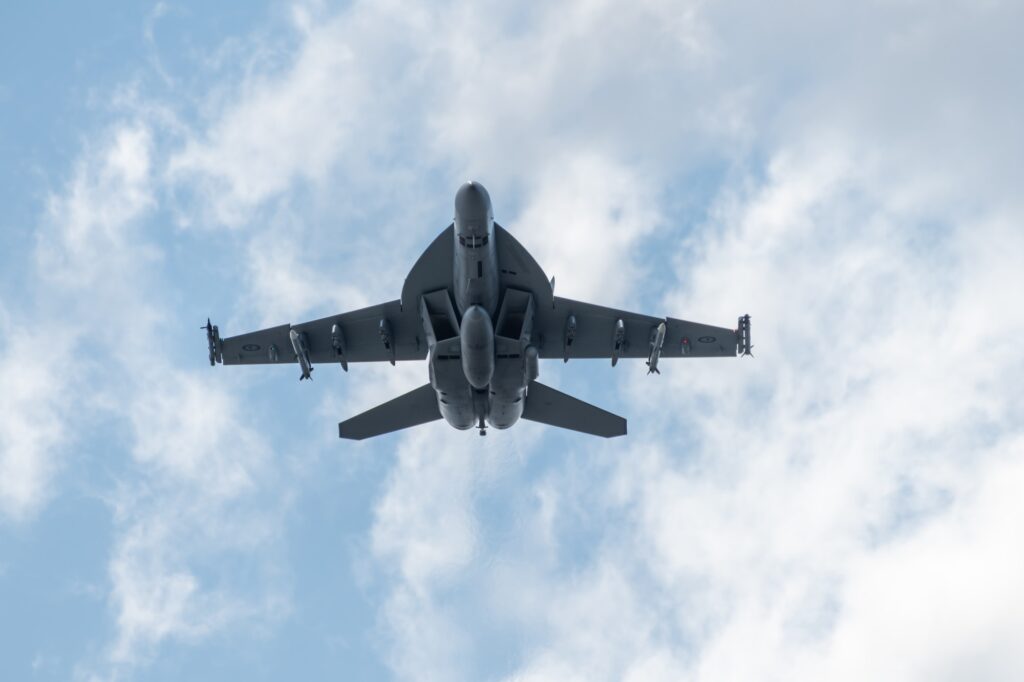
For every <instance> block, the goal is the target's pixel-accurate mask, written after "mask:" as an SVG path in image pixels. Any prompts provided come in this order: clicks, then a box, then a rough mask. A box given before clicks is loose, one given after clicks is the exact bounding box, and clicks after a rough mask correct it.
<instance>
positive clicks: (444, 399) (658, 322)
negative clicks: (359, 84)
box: [206, 183, 752, 440]
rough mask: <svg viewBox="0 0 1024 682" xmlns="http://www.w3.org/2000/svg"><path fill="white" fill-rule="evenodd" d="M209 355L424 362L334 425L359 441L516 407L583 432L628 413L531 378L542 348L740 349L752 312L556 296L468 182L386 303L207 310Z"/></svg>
mask: <svg viewBox="0 0 1024 682" xmlns="http://www.w3.org/2000/svg"><path fill="white" fill-rule="evenodd" d="M206 330H207V339H208V345H209V355H210V364H215V363H216V362H221V363H223V364H225V365H229V364H280V363H298V365H299V366H300V369H301V375H300V379H307V378H310V379H311V378H312V370H313V365H314V363H317V364H319V363H322V362H331V363H334V362H337V363H339V364H340V365H341V367H342V369H344V370H345V371H348V366H349V363H352V362H354V363H359V362H374V361H388V362H391V364H394V363H395V362H397V361H407V360H423V359H426V360H427V369H428V376H429V383H427V384H425V385H423V386H421V387H419V388H417V389H414V390H412V391H410V392H408V393H406V394H404V395H402V396H399V397H398V398H395V399H394V400H391V401H389V402H386V403H384V404H382V405H379V406H377V407H375V408H373V409H371V410H368V411H366V412H364V413H362V414H360V415H357V416H355V417H353V418H351V419H348V420H346V421H343V422H341V423H340V424H339V425H338V431H339V435H340V436H341V437H342V438H350V439H356V440H362V439H364V438H369V437H372V436H376V435H381V434H384V433H389V432H392V431H397V430H399V429H404V428H408V427H411V426H416V425H418V424H423V423H427V422H430V421H435V420H437V419H442V418H443V419H444V420H445V421H447V422H448V423H449V424H450V425H452V426H453V427H455V428H457V429H470V428H473V427H474V426H475V427H478V428H479V429H480V433H481V434H484V433H485V432H486V431H485V428H486V426H488V425H489V426H491V427H494V428H497V429H506V428H508V427H510V426H512V425H513V424H515V423H516V422H517V421H518V420H519V419H520V418H522V419H527V420H530V421H537V422H541V423H544V424H549V425H552V426H558V427H562V428H567V429H572V430H575V431H581V432H584V433H590V434H593V435H599V436H604V437H612V436H619V435H624V434H625V433H626V420H625V419H623V418H622V417H619V416H617V415H614V414H612V413H610V412H607V411H605V410H602V409H600V408H598V407H595V406H593V405H590V404H588V403H585V402H583V401H581V400H578V399H576V398H573V397H572V396H569V395H566V394H564V393H561V392H559V391H556V390H554V389H552V388H550V387H547V386H544V385H543V384H541V383H539V382H538V381H537V379H538V376H539V375H540V360H542V359H548V358H561V359H562V360H563V361H564V362H568V361H569V359H571V358H579V359H587V358H604V359H610V360H611V364H612V365H613V366H614V365H615V364H617V362H618V360H619V359H620V358H640V357H643V358H646V359H647V366H648V373H652V372H654V373H660V371H659V369H658V364H659V361H660V359H661V358H663V357H672V358H675V357H679V358H682V357H735V356H736V355H737V354H740V355H749V354H750V350H751V348H752V346H751V343H750V317H749V316H748V315H744V316H742V317H740V318H739V322H738V325H737V328H736V329H727V328H722V327H713V326H710V325H703V324H699V323H695V322H687V321H685V320H677V319H674V318H655V317H649V316H646V315H639V314H636V313H630V312H626V311H620V310H615V309H612V308H606V307H603V306H597V305H593V304H589V303H583V302H580V301H572V300H570V299H564V298H559V297H556V296H554V291H553V282H552V281H550V280H548V279H547V277H546V276H545V274H544V272H543V270H541V268H540V266H539V265H537V263H536V262H535V261H534V259H533V258H532V256H530V254H529V253H528V252H527V251H526V250H525V249H524V248H523V247H522V246H521V245H520V244H519V242H517V241H516V240H515V239H514V238H513V237H512V236H511V235H510V234H509V233H508V232H507V231H506V230H504V229H503V228H502V227H501V226H500V225H498V224H497V223H495V222H494V220H493V216H492V214H491V204H490V198H489V196H488V195H487V192H486V190H484V189H483V187H482V186H481V185H479V184H478V183H466V184H465V185H463V186H462V187H461V188H460V189H459V192H458V194H457V195H456V201H455V220H454V222H453V223H452V224H451V225H449V226H448V228H446V229H445V230H444V231H443V232H442V233H441V234H440V235H438V237H437V238H436V239H435V240H434V242H433V243H432V244H431V245H430V246H429V247H428V248H427V250H426V251H424V253H423V255H421V256H420V258H419V259H418V260H417V262H416V264H415V265H414V266H413V268H412V270H411V271H410V272H409V275H408V276H407V277H406V280H405V283H404V285H403V288H402V297H401V299H399V300H397V301H391V302H389V303H384V304H380V305H377V306H371V307H370V308H365V309H363V310H358V311H353V312H350V313H342V314H340V315H335V316H331V317H328V318H323V319H320V320H314V321H312V322H307V323H303V324H298V325H288V324H286V325H281V326H278V327H272V328H270V329H264V330H260V331H257V332H251V333H249V334H243V335H240V336H235V337H230V338H227V339H221V338H220V334H219V331H218V329H217V327H215V326H213V325H211V324H210V323H209V321H207V326H206Z"/></svg>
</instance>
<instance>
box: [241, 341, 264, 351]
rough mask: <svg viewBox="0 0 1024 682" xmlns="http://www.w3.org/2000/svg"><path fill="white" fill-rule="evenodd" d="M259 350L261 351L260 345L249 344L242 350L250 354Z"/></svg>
mask: <svg viewBox="0 0 1024 682" xmlns="http://www.w3.org/2000/svg"><path fill="white" fill-rule="evenodd" d="M259 349H260V345H259V344H258V343H247V344H245V345H244V346H242V350H247V351H249V352H250V353H251V352H252V351H254V350H259Z"/></svg>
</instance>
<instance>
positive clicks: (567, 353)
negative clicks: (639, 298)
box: [538, 296, 749, 360]
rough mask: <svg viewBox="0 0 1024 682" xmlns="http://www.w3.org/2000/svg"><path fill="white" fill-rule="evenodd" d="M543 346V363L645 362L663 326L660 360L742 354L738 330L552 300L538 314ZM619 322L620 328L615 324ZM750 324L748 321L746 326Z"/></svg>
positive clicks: (557, 298) (568, 300) (581, 303)
mask: <svg viewBox="0 0 1024 682" xmlns="http://www.w3.org/2000/svg"><path fill="white" fill-rule="evenodd" d="M538 317H539V322H540V329H541V330H542V334H543V336H544V343H543V346H542V347H541V349H540V357H542V358H562V359H564V360H568V359H569V358H580V359H594V358H648V357H650V354H651V350H652V345H653V343H654V341H655V337H656V332H657V329H658V326H659V325H660V324H662V323H664V324H665V334H664V340H663V343H662V346H661V352H660V356H661V357H667V358H682V357H694V358H709V357H735V356H736V354H737V352H740V353H743V352H744V351H745V348H744V344H743V339H744V338H747V339H749V326H748V327H747V335H746V337H743V335H742V334H741V331H742V328H743V318H741V321H740V328H738V329H728V328H726V327H715V326H713V325H708V324H701V323H699V322H690V321H688V320H677V319H675V318H672V317H666V318H660V317H652V316H650V315H641V314H638V313H632V312H629V311H626V310H617V309H615V308H607V307H605V306H599V305H594V304H593V303H584V302H582V301H574V300H571V299H568V298H561V297H559V296H555V297H554V304H553V306H552V307H551V308H549V309H540V310H538ZM620 321H621V322H622V324H621V326H620V325H619V322H620ZM748 325H749V322H748Z"/></svg>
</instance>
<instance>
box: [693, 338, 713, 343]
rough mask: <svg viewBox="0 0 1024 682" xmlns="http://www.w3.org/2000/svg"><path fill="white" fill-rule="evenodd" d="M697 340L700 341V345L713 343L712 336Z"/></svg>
mask: <svg viewBox="0 0 1024 682" xmlns="http://www.w3.org/2000/svg"><path fill="white" fill-rule="evenodd" d="M697 340H698V341H700V342H701V343H714V342H715V337H713V336H702V337H700V338H699V339H697Z"/></svg>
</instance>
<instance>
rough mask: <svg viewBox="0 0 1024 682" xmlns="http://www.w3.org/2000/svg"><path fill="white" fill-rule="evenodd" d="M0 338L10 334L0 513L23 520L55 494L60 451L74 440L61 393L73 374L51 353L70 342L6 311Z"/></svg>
mask: <svg viewBox="0 0 1024 682" xmlns="http://www.w3.org/2000/svg"><path fill="white" fill-rule="evenodd" d="M2 312H3V311H0V313H2ZM0 337H2V338H4V339H6V343H5V344H4V346H3V347H2V348H0V386H3V387H4V388H3V390H2V391H0V515H2V516H5V517H8V518H9V519H12V520H14V521H23V520H25V519H28V518H30V517H32V516H33V515H34V514H35V513H36V512H37V511H39V509H40V508H42V506H43V505H44V504H45V503H46V502H47V501H48V499H49V498H50V496H51V495H52V494H53V490H52V485H53V478H54V476H55V474H56V472H57V470H58V468H59V460H58V452H59V450H60V448H61V446H62V445H64V444H65V443H66V442H67V441H68V436H69V434H68V432H67V426H66V424H67V423H66V416H67V409H66V405H65V404H64V402H63V400H62V399H61V396H62V393H63V390H64V389H65V386H66V383H67V381H68V379H69V377H67V376H66V375H65V374H62V373H61V372H60V371H58V368H57V367H55V366H54V365H53V364H52V361H51V358H52V357H53V356H52V355H50V354H51V353H53V354H55V355H57V356H60V355H61V354H62V352H66V350H67V347H68V344H67V343H66V341H67V338H66V337H65V336H61V337H60V338H57V339H53V338H50V337H49V336H48V335H46V334H45V333H41V332H40V331H39V330H38V329H35V328H33V327H32V326H31V325H27V324H21V325H16V324H14V323H13V321H11V320H8V319H6V316H3V317H0ZM41 348H46V349H47V352H46V353H45V354H41V352H40V349H41Z"/></svg>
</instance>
